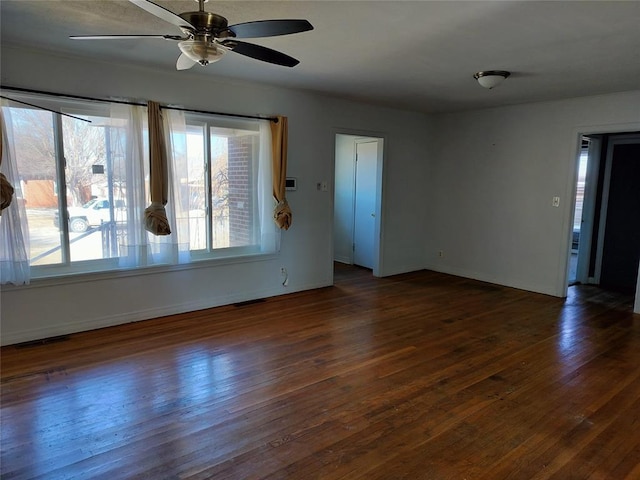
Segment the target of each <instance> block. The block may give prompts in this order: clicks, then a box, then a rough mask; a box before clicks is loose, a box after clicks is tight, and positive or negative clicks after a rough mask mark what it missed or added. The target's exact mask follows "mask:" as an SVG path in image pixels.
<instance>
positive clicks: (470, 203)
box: [425, 91, 640, 296]
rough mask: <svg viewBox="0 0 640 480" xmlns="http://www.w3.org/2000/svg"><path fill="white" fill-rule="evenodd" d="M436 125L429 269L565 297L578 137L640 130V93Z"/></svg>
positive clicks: (489, 112) (442, 120) (454, 117)
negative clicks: (557, 199)
mask: <svg viewBox="0 0 640 480" xmlns="http://www.w3.org/2000/svg"><path fill="white" fill-rule="evenodd" d="M435 125H436V127H435V132H436V137H435V138H436V140H435V152H434V154H433V162H432V163H431V165H430V171H429V174H428V176H429V179H430V183H429V184H430V188H429V189H428V193H427V198H428V202H429V205H430V207H431V210H430V214H429V220H428V221H429V224H430V226H431V227H430V228H429V233H428V236H427V238H426V242H425V246H426V266H427V268H430V269H433V270H438V271H442V272H447V273H452V274H455V275H460V276H464V277H471V278H476V279H480V280H485V281H488V282H492V283H497V284H502V285H507V286H512V287H516V288H522V289H525V290H531V291H534V292H540V293H546V294H550V295H555V296H564V295H565V293H566V267H567V258H568V257H567V255H568V253H567V252H568V246H569V239H570V231H571V221H572V212H573V202H574V200H573V199H574V198H575V192H574V190H575V171H576V158H577V154H578V150H577V148H578V135H579V133H581V132H598V131H599V132H610V131H630V130H638V129H640V91H635V92H627V93H620V94H614V95H603V96H596V97H588V98H579V99H571V100H564V101H556V102H545V103H537V104H528V105H518V106H510V107H503V108H494V109H486V110H477V111H472V112H466V113H456V114H443V115H437V116H436V117H435ZM554 196H559V197H560V207H559V208H554V207H552V206H551V202H552V197H554ZM440 250H442V251H443V252H444V257H442V258H440V257H438V251H440Z"/></svg>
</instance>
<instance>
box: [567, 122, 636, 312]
mask: <svg viewBox="0 0 640 480" xmlns="http://www.w3.org/2000/svg"><path fill="white" fill-rule="evenodd" d="M636 131H640V122H630V123H617V124H609V125H583V126H578V127H575V128H574V129H573V134H572V137H571V142H572V146H571V153H572V157H571V158H573V164H572V167H573V168H572V174H570V175H568V176H567V187H566V191H567V192H568V198H570V199H571V201H570V202H565V203H566V206H565V211H564V232H565V238H564V242H563V243H562V246H561V248H562V255H564V262H560V265H559V267H561V266H564V268H559V269H558V282H559V283H558V287H559V288H558V290H557V291H558V293H560V295H558V296H561V297H567V295H568V293H569V284H568V282H567V279H568V275H569V262H570V261H571V248H570V247H571V241H572V237H573V214H574V212H575V208H576V191H577V186H578V164H579V162H580V150H581V149H582V137H584V136H589V135H597V134H611V135H615V134H621V135H623V134H625V133H629V132H636ZM633 311H634V312H635V313H640V269H639V270H638V277H637V279H636V297H635V306H634V309H633Z"/></svg>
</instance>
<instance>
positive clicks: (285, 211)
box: [273, 198, 293, 230]
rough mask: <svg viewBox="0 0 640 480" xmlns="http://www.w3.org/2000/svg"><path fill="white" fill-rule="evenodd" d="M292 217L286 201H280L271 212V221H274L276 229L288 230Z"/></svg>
mask: <svg viewBox="0 0 640 480" xmlns="http://www.w3.org/2000/svg"><path fill="white" fill-rule="evenodd" d="M292 217H293V215H292V213H291V207H289V202H287V199H286V198H285V199H283V200H280V201H279V202H278V205H276V208H275V210H274V211H273V219H274V220H275V222H276V224H277V225H278V227H280V228H282V229H284V230H289V227H290V226H291V221H292V219H293V218H292Z"/></svg>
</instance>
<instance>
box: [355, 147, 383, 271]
mask: <svg viewBox="0 0 640 480" xmlns="http://www.w3.org/2000/svg"><path fill="white" fill-rule="evenodd" d="M377 163H378V142H377V141H368V142H357V143H356V175H355V184H356V186H355V215H354V228H353V231H354V235H353V263H354V264H356V265H360V266H362V267H366V268H373V265H374V261H373V255H374V245H375V225H376V218H375V216H376V172H377Z"/></svg>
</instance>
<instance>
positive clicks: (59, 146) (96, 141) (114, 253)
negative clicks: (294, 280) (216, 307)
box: [0, 96, 276, 277]
mask: <svg viewBox="0 0 640 480" xmlns="http://www.w3.org/2000/svg"><path fill="white" fill-rule="evenodd" d="M14 97H15V96H14ZM16 98H17V99H22V100H23V101H28V102H29V103H32V104H38V105H43V106H46V107H48V108H52V109H54V110H57V111H60V112H64V113H67V114H70V115H73V116H75V117H77V118H70V117H68V116H63V115H59V114H56V113H50V112H48V111H44V110H40V109H37V108H33V107H30V106H26V105H22V104H17V103H10V104H8V105H6V104H5V105H4V106H3V112H4V113H5V120H6V121H7V122H10V123H11V125H10V127H11V128H10V129H9V130H10V131H11V132H12V137H13V138H12V140H13V141H12V144H13V149H14V150H15V151H14V156H15V159H16V163H17V169H18V173H19V180H20V187H21V188H20V189H19V190H20V195H21V198H19V199H18V201H21V202H24V206H25V210H26V215H27V219H28V237H29V257H30V263H31V275H32V277H45V276H50V275H59V274H66V273H77V272H88V271H102V270H110V269H118V268H122V267H127V268H129V267H140V266H148V265H152V264H158V263H164V264H166V263H183V262H189V261H195V260H203V259H208V258H216V257H220V256H225V257H229V256H236V255H247V254H257V253H269V252H273V251H274V249H275V241H273V239H274V238H275V235H276V229H275V227H274V225H273V222H272V221H270V219H265V218H264V217H265V212H268V211H270V209H271V208H272V206H273V200H272V199H271V196H270V182H271V179H270V158H269V157H268V155H269V154H270V151H269V148H265V145H268V143H266V144H265V141H267V142H268V138H266V137H268V133H267V132H268V126H267V128H264V126H261V125H260V121H252V120H236V119H228V118H219V117H215V116H208V115H202V114H198V115H193V114H186V115H185V114H182V113H181V112H180V113H176V112H171V114H168V113H167V115H165V116H166V117H167V119H170V120H168V121H167V124H166V125H165V131H166V132H167V136H168V137H169V138H168V141H167V144H168V145H169V146H170V147H169V150H170V152H169V162H170V168H169V172H170V177H171V178H170V199H169V204H168V205H167V212H168V215H169V222H170V225H171V226H172V234H171V235H170V236H169V237H168V238H158V237H155V236H154V235H152V234H150V233H148V232H146V231H145V230H144V226H143V212H144V208H145V207H146V206H148V204H149V195H148V192H149V187H148V179H149V174H148V170H149V169H148V158H147V155H148V154H147V151H148V146H147V142H148V133H147V130H146V108H144V107H126V108H131V111H130V112H128V113H125V114H119V115H114V113H113V112H114V106H113V105H110V104H106V103H93V102H79V101H67V100H61V99H57V98H48V97H41V96H35V97H34V96H28V97H27V96H22V97H16ZM118 108H119V109H120V110H119V111H120V112H122V109H123V108H125V107H123V106H121V105H118ZM136 109H137V110H136ZM84 120H90V121H91V122H90V123H89V122H87V121H84ZM267 220H268V221H267ZM0 221H1V220H0ZM267 239H271V240H267ZM169 247H172V248H175V249H176V252H178V250H180V251H179V252H178V253H176V255H156V254H157V253H158V252H159V251H163V252H166V251H169V250H171V248H169ZM131 259H133V261H132V260H131Z"/></svg>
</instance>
